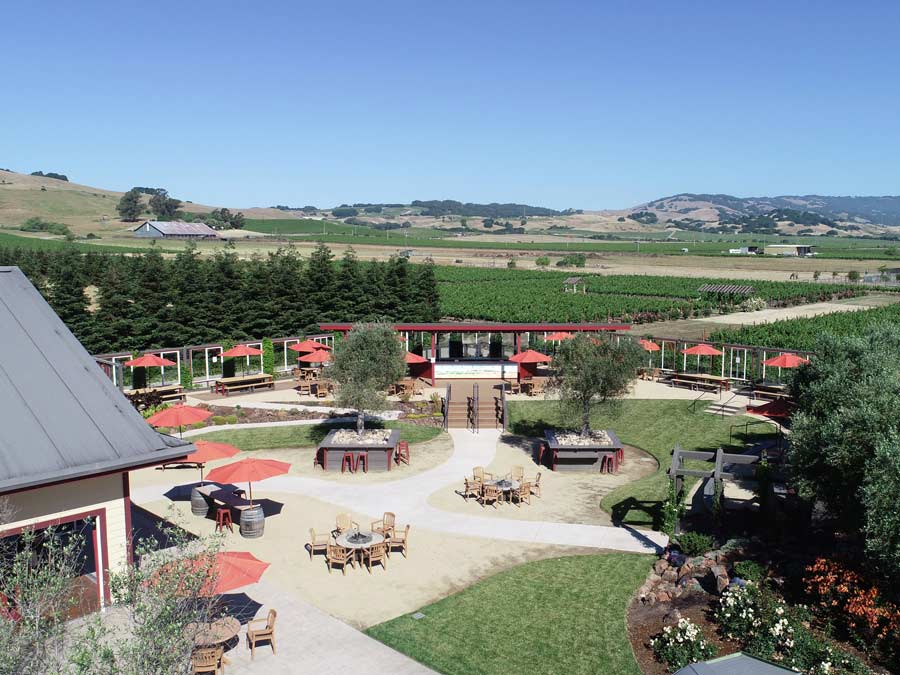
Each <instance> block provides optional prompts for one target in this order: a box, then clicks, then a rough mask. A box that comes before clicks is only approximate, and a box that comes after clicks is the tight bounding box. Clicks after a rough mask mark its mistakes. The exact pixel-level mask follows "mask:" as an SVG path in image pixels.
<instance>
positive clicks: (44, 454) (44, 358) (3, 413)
mask: <svg viewBox="0 0 900 675" xmlns="http://www.w3.org/2000/svg"><path fill="white" fill-rule="evenodd" d="M0 326H3V328H2V343H3V349H2V350H0V499H2V500H4V501H5V502H6V503H7V505H8V507H9V509H8V511H10V512H11V513H12V516H11V519H12V520H11V521H10V522H0V536H3V537H7V536H18V535H19V534H20V533H21V531H22V530H23V529H24V528H34V529H36V530H40V529H44V528H46V527H49V526H51V525H53V526H56V527H62V528H64V529H65V528H69V529H70V530H72V531H77V532H79V533H80V534H82V535H83V536H84V537H85V539H86V540H87V541H88V542H90V544H91V547H92V548H91V550H90V551H89V552H90V553H91V555H90V556H89V557H90V559H91V560H92V561H93V562H92V563H91V564H92V565H93V567H92V568H91V569H89V570H87V571H86V572H85V575H84V576H85V578H87V579H89V580H90V579H93V582H92V583H94V584H95V585H96V589H97V593H98V598H97V600H98V602H99V603H102V602H104V600H106V599H108V585H107V572H108V570H110V569H119V568H121V567H122V566H123V565H124V564H125V563H126V562H127V560H128V558H129V555H130V553H129V552H130V544H131V503H130V499H129V482H128V471H129V470H130V469H136V468H139V467H145V466H153V465H156V464H162V463H165V462H168V461H171V460H174V459H179V458H183V457H185V456H186V455H187V454H189V453H191V452H193V451H194V446H193V445H191V444H190V443H187V442H185V441H180V440H178V439H176V438H173V437H171V436H166V435H163V434H160V433H158V432H157V431H155V430H153V429H152V428H151V427H150V426H149V425H148V424H147V423H146V422H145V421H144V419H143V418H142V417H141V415H140V414H139V413H138V412H137V411H136V410H135V409H134V408H133V407H132V406H131V405H130V404H129V403H128V401H127V399H126V398H125V397H124V395H123V394H122V392H120V391H119V390H118V389H117V388H116V387H115V386H114V385H113V384H112V382H111V381H110V380H109V378H108V377H107V376H106V375H105V374H104V372H103V371H102V370H101V369H100V367H99V366H98V365H97V363H96V362H95V361H94V359H93V357H92V356H91V355H90V354H88V352H87V351H86V350H85V348H84V347H83V346H82V345H81V343H79V342H78V340H77V339H76V338H75V336H74V335H73V334H72V333H71V332H70V331H69V329H68V328H66V326H65V324H64V323H63V322H62V320H61V319H60V318H59V317H58V316H57V315H56V313H55V312H54V311H53V309H52V308H51V307H50V305H48V304H47V302H46V301H45V300H44V298H43V297H42V296H41V294H40V293H39V292H38V291H37V289H36V288H35V287H34V286H33V285H32V284H31V282H30V281H29V280H28V279H27V277H26V276H25V275H24V274H23V273H22V271H21V270H20V269H19V268H17V267H0Z"/></svg>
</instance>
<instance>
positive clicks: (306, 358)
mask: <svg viewBox="0 0 900 675" xmlns="http://www.w3.org/2000/svg"><path fill="white" fill-rule="evenodd" d="M297 360H298V361H302V362H303V363H325V362H326V361H331V354H329V353H328V352H326V351H325V350H324V349H317V350H316V351H314V352H310V353H309V354H304V355H303V356H301V357H300V358H298V359H297Z"/></svg>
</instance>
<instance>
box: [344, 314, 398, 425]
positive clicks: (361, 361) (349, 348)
mask: <svg viewBox="0 0 900 675" xmlns="http://www.w3.org/2000/svg"><path fill="white" fill-rule="evenodd" d="M403 351H404V350H403V346H402V345H401V344H400V340H398V339H397V333H396V331H394V329H393V328H392V327H391V326H390V325H388V324H386V323H360V324H356V325H354V326H353V328H352V330H351V331H350V333H349V334H348V335H347V337H346V339H344V340H343V341H342V342H338V343H337V344H336V345H335V349H334V365H333V366H332V367H331V373H332V377H333V378H334V380H335V381H336V382H337V383H338V384H339V385H340V389H339V390H338V392H337V395H336V399H337V403H338V405H341V406H346V407H348V408H353V409H354V410H356V431H357V433H358V434H359V436H360V438H362V435H363V431H364V430H365V424H366V422H365V411H366V410H378V409H383V408H384V407H385V406H386V405H387V399H386V397H385V391H386V390H387V388H388V387H390V386H391V385H392V384H394V383H395V382H397V380H399V379H401V378H402V377H403V376H404V375H405V374H406V361H405V359H404V358H403Z"/></svg>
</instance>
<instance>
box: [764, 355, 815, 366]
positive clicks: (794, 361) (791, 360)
mask: <svg viewBox="0 0 900 675" xmlns="http://www.w3.org/2000/svg"><path fill="white" fill-rule="evenodd" d="M763 363H764V364H766V365H767V366H772V367H777V368H799V367H800V366H802V365H803V364H805V363H809V359H804V358H803V357H802V356H797V355H796V354H780V355H779V356H774V357H772V358H771V359H766V360H765V361H763Z"/></svg>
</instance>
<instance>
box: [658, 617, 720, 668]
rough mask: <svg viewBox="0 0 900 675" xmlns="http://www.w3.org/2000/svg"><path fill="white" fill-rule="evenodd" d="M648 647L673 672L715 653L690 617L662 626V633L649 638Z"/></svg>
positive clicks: (709, 657) (708, 657)
mask: <svg viewBox="0 0 900 675" xmlns="http://www.w3.org/2000/svg"><path fill="white" fill-rule="evenodd" d="M650 647H651V648H652V649H653V653H654V654H655V655H656V658H658V659H659V660H660V661H662V662H663V663H665V664H666V665H667V666H668V667H669V671H670V672H673V673H674V672H675V671H676V670H679V669H681V668H684V667H685V666H686V665H688V664H690V663H696V662H698V661H706V660H707V659H711V658H712V657H713V656H715V655H716V650H715V648H714V647H713V646H712V645H711V644H709V643H708V642H707V641H706V639H705V638H704V637H703V632H702V631H701V630H700V627H699V626H697V625H696V624H694V623H693V622H692V621H691V620H690V619H679V620H678V623H677V624H676V625H675V626H666V627H665V628H663V632H662V633H660V634H659V635H657V636H656V637H655V638H653V639H652V640H650Z"/></svg>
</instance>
